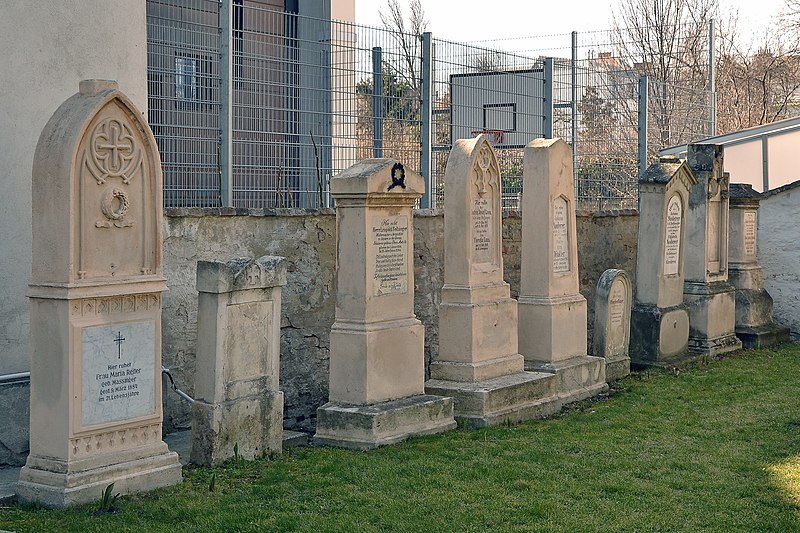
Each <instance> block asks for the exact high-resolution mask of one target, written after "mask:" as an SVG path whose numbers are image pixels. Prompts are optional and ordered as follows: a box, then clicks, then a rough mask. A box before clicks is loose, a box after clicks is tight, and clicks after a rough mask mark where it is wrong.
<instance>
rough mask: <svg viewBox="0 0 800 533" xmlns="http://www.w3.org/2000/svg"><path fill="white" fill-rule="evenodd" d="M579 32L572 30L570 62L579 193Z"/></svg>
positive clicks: (573, 172)
mask: <svg viewBox="0 0 800 533" xmlns="http://www.w3.org/2000/svg"><path fill="white" fill-rule="evenodd" d="M577 61H578V32H576V31H573V32H572V62H571V63H570V68H571V72H570V74H571V78H572V80H571V81H572V95H571V96H572V98H571V99H572V106H571V107H572V132H571V134H570V137H572V174H573V176H574V177H575V194H576V195H577V194H578V67H577V65H576V63H577Z"/></svg>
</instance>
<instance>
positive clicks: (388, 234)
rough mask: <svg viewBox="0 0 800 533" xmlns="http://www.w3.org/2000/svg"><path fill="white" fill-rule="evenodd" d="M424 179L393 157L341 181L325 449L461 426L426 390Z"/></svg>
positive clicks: (336, 187)
mask: <svg viewBox="0 0 800 533" xmlns="http://www.w3.org/2000/svg"><path fill="white" fill-rule="evenodd" d="M423 183H424V182H423V179H422V178H421V177H420V176H419V175H418V174H416V173H414V172H411V171H409V170H406V169H405V168H404V167H403V165H401V164H400V163H398V162H397V161H395V160H393V159H366V160H363V161H360V162H358V163H356V164H355V165H353V166H351V167H350V168H349V169H347V170H345V171H344V172H342V173H341V174H339V175H338V176H336V177H334V178H333V179H332V180H331V192H332V194H333V197H334V198H335V200H336V239H337V242H336V272H337V288H336V318H335V321H334V323H333V326H332V328H331V355H330V393H329V399H330V401H329V402H328V403H326V404H325V405H323V406H322V407H320V408H319V409H318V410H317V432H316V434H315V436H314V441H315V442H316V443H318V444H328V445H333V446H342V447H348V448H361V449H363V448H372V447H375V446H379V445H383V444H391V443H394V442H398V441H400V440H403V439H405V438H408V437H410V436H412V435H421V434H428V433H439V432H442V431H447V430H449V429H452V428H453V427H455V420H454V419H453V400H452V399H451V398H443V397H440V396H433V395H427V394H425V393H424V379H425V359H424V358H425V356H424V335H425V328H424V326H423V325H422V323H421V322H420V321H419V320H417V318H416V316H415V315H414V227H413V215H412V209H413V207H414V205H415V204H416V202H417V201H418V200H419V198H420V197H421V196H422V193H423V190H424V184H423Z"/></svg>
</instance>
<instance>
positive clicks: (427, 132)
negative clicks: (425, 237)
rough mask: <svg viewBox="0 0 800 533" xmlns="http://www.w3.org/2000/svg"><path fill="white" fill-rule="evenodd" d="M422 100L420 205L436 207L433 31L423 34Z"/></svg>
mask: <svg viewBox="0 0 800 533" xmlns="http://www.w3.org/2000/svg"><path fill="white" fill-rule="evenodd" d="M421 82H422V88H421V89H422V95H421V96H422V101H421V102H420V104H421V105H420V108H421V109H420V154H419V173H420V175H421V176H422V177H423V178H424V179H425V194H423V195H422V198H421V199H420V203H419V205H420V207H427V208H428V209H433V208H434V207H436V191H435V190H434V189H435V187H436V183H435V182H434V179H433V172H432V166H431V159H432V157H433V38H432V36H431V32H429V31H426V32H425V33H423V34H422V80H421Z"/></svg>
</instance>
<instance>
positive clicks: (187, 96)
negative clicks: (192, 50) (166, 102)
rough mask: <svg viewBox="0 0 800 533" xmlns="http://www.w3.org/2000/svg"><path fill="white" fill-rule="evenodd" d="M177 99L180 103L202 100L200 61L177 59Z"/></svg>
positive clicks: (196, 59)
mask: <svg viewBox="0 0 800 533" xmlns="http://www.w3.org/2000/svg"><path fill="white" fill-rule="evenodd" d="M175 98H176V99H177V100H178V101H179V102H197V101H199V100H200V59H199V58H197V57H187V56H176V57H175Z"/></svg>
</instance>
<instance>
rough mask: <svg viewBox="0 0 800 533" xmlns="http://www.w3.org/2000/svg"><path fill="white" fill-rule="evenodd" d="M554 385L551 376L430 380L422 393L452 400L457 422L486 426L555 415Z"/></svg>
mask: <svg viewBox="0 0 800 533" xmlns="http://www.w3.org/2000/svg"><path fill="white" fill-rule="evenodd" d="M557 385H558V380H557V379H556V376H555V375H554V374H549V373H544V372H517V373H514V374H509V375H506V376H500V377H495V378H491V379H485V380H481V381H475V382H467V383H465V382H456V381H450V380H440V379H431V380H428V381H427V382H426V383H425V390H426V391H428V392H430V393H431V394H437V395H440V396H449V397H452V398H453V402H454V404H455V413H456V418H457V419H460V420H464V421H466V422H467V424H468V425H469V426H471V427H486V426H496V425H498V424H504V423H508V422H511V423H516V422H522V421H524V420H530V419H532V418H542V417H545V416H548V415H551V414H553V413H556V412H558V411H559V410H560V409H561V407H562V404H563V402H562V401H561V399H560V397H559V395H558V386H557Z"/></svg>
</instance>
